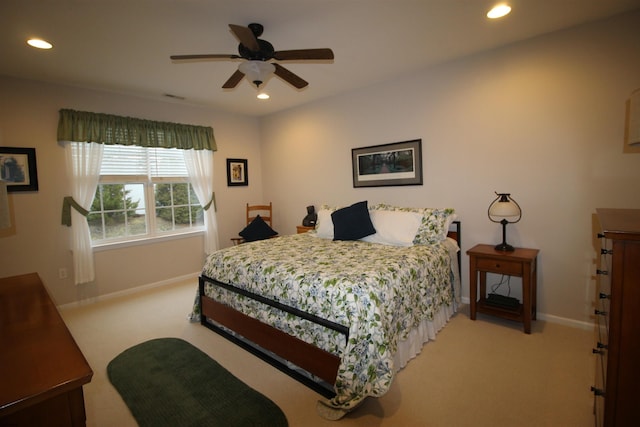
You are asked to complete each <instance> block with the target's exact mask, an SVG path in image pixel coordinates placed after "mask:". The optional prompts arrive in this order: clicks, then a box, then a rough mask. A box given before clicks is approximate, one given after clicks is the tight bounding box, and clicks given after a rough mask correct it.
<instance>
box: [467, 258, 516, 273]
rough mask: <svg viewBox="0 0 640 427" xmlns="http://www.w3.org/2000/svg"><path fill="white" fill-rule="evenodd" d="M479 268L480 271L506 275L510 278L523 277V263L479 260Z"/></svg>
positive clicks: (487, 259)
mask: <svg viewBox="0 0 640 427" xmlns="http://www.w3.org/2000/svg"><path fill="white" fill-rule="evenodd" d="M477 268H478V270H480V271H489V272H491V273H498V274H506V275H509V276H522V263H521V262H517V261H505V260H500V259H490V258H479V259H478V261H477Z"/></svg>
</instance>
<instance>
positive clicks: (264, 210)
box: [247, 202, 273, 227]
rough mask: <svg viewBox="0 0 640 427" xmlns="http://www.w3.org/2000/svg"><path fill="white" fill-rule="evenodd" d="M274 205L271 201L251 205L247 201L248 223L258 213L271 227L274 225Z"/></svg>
mask: <svg viewBox="0 0 640 427" xmlns="http://www.w3.org/2000/svg"><path fill="white" fill-rule="evenodd" d="M272 213H273V207H272V205H271V202H269V204H268V205H249V203H247V225H249V224H250V223H251V221H253V220H254V219H255V218H256V217H257V216H258V215H260V218H262V220H263V221H264V222H266V223H267V224H269V227H273V223H272V222H271V221H272Z"/></svg>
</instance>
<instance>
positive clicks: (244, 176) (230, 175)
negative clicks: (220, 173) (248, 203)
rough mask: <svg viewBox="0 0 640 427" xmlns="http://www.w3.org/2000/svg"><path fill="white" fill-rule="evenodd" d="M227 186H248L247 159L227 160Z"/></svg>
mask: <svg viewBox="0 0 640 427" xmlns="http://www.w3.org/2000/svg"><path fill="white" fill-rule="evenodd" d="M227 185H228V186H230V187H233V186H239V185H249V175H248V173H247V159H227Z"/></svg>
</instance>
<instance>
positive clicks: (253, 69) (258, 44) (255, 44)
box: [171, 23, 333, 89]
mask: <svg viewBox="0 0 640 427" xmlns="http://www.w3.org/2000/svg"><path fill="white" fill-rule="evenodd" d="M229 28H231V31H232V32H233V34H234V35H235V36H236V37H237V38H238V40H240V44H239V45H238V55H236V54H201V55H172V56H171V59H172V60H174V61H183V60H191V61H193V60H207V59H244V60H246V61H243V62H242V63H241V64H240V66H239V67H238V69H237V70H236V72H235V73H233V74H232V75H231V77H229V79H228V80H227V81H226V82H225V84H224V85H222V88H223V89H233V88H235V87H236V86H237V85H238V83H240V81H241V80H242V78H243V77H244V76H247V78H248V79H249V81H251V82H252V83H253V84H255V85H256V87H260V85H261V84H262V83H263V82H264V80H265V79H266V77H267V76H269V74H271V73H274V74H275V75H276V76H278V77H280V78H281V79H282V80H284V81H286V82H287V83H289V84H291V85H292V86H294V87H296V88H298V89H302V88H303V87H305V86H307V85H308V84H309V83H308V82H307V81H305V80H304V79H302V78H301V77H299V76H298V75H296V74H294V73H292V72H291V71H289V70H288V69H286V68H285V67H283V66H282V65H280V64H278V63H273V62H269V61H271V60H276V61H301V60H330V59H333V51H332V50H331V49H297V50H278V51H276V50H275V49H274V48H273V45H272V44H271V43H269V42H268V41H266V40H262V39H259V38H258V37H260V36H261V35H262V31H263V30H264V27H263V26H262V25H260V24H256V23H253V24H249V25H248V26H246V27H243V26H242V25H234V24H229Z"/></svg>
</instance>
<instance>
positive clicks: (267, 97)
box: [257, 92, 269, 99]
mask: <svg viewBox="0 0 640 427" xmlns="http://www.w3.org/2000/svg"><path fill="white" fill-rule="evenodd" d="M257 98H258V99H269V94H268V93H265V92H260V93H259V94H258V96H257Z"/></svg>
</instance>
